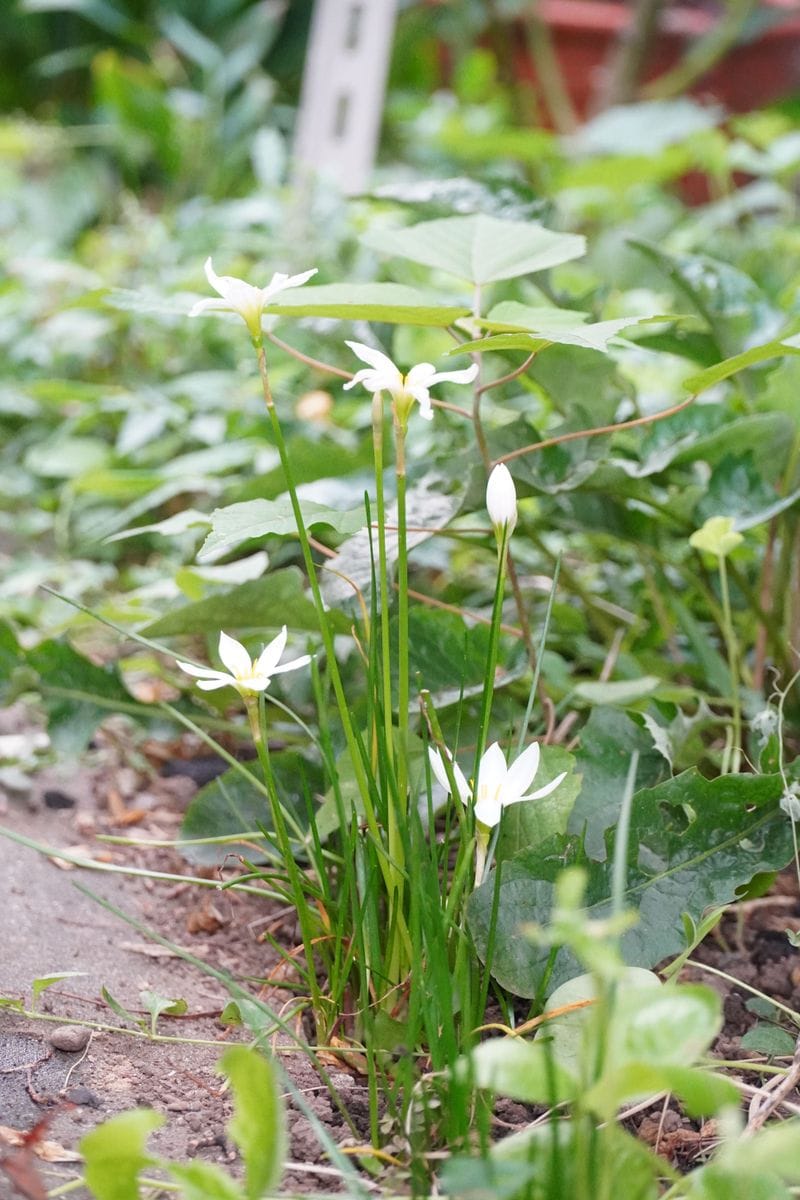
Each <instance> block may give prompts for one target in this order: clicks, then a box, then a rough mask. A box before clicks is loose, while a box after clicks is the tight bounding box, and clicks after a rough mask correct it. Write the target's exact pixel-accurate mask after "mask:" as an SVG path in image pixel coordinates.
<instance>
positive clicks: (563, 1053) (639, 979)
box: [544, 967, 661, 1079]
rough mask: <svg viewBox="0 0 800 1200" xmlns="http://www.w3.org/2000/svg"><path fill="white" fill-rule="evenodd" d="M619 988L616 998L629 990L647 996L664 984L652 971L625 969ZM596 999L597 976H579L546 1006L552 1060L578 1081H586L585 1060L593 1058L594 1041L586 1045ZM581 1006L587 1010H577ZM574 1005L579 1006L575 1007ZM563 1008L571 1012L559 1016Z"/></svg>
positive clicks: (553, 993)
mask: <svg viewBox="0 0 800 1200" xmlns="http://www.w3.org/2000/svg"><path fill="white" fill-rule="evenodd" d="M617 987H618V991H617V995H620V994H621V993H620V989H625V990H627V989H628V988H635V989H636V990H637V991H638V992H640V993H644V992H645V990H646V989H648V990H650V991H653V990H655V991H658V990H659V989H660V988H661V983H660V982H659V979H658V976H657V975H654V974H653V972H652V971H645V970H644V969H643V968H642V967H625V968H624V970H623V973H622V974H621V975H620V976H619V978H618V980H617ZM596 996H597V988H596V982H595V978H594V976H593V975H586V974H584V975H576V976H575V977H574V978H573V979H568V980H566V982H565V983H562V984H561V986H560V987H557V988H556V990H555V991H554V992H551V993H550V996H549V998H548V1000H547V1003H546V1004H545V1006H544V1013H545V1016H547V1017H548V1020H547V1023H546V1024H545V1026H544V1032H545V1033H546V1036H547V1038H548V1039H549V1041H550V1046H551V1048H552V1053H553V1058H554V1059H555V1060H556V1062H557V1063H558V1064H559V1066H561V1067H563V1068H564V1070H565V1071H567V1072H568V1074H570V1075H572V1076H573V1078H575V1079H585V1078H586V1077H587V1068H589V1067H590V1063H588V1062H587V1061H586V1057H587V1053H588V1054H589V1055H591V1042H590V1043H589V1044H588V1046H587V1043H586V1026H587V1021H588V1022H589V1024H590V1025H591V1023H592V1021H593V1020H594V1019H595V1013H594V1011H592V1012H590V1009H591V1008H593V1005H594V1003H595V1000H596ZM581 1004H585V1005H586V1007H583V1008H581V1007H577V1006H578V1005H581ZM573 1005H575V1006H576V1007H574V1008H573V1007H572V1006H573ZM562 1008H563V1009H568V1010H569V1011H567V1012H563V1013H559V1010H560V1009H562ZM554 1014H558V1015H554ZM612 1019H613V1014H612ZM615 1065H619V1064H615Z"/></svg>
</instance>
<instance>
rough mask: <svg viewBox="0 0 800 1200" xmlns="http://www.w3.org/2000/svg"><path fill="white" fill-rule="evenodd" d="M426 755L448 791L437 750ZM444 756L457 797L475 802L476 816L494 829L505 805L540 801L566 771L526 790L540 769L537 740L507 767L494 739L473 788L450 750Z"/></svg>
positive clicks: (552, 790) (559, 781)
mask: <svg viewBox="0 0 800 1200" xmlns="http://www.w3.org/2000/svg"><path fill="white" fill-rule="evenodd" d="M428 754H429V756H430V760H431V767H432V768H433V773H434V775H435V776H436V778H437V779H438V781H439V783H440V784H441V785H442V787H443V788H444V789H445V790H446V791H448V792H449V791H450V783H449V780H448V778H447V770H446V768H445V764H444V759H443V758H442V755H441V753H440V751H439V750H434V749H432V748H430V747H429V748H428ZM447 757H448V758H449V759H450V764H451V768H452V772H453V780H454V782H455V785H456V788H457V790H458V798H459V800H460V801H461V803H462V804H464V805H467V804H469V803H470V801H471V800H473V801H474V805H475V819H476V820H477V821H479V822H480V824H481V825H484V826H485V827H486V828H487V829H494V827H495V825H498V824H499V822H500V817H501V815H502V812H503V809H504V808H505V807H506V806H507V805H509V804H518V803H519V801H520V800H541V799H542V797H543V796H549V795H550V793H551V792H554V791H555V790H556V788H557V787H558V785H559V784H560V783H561V780H562V779H564V778H565V776H566V774H567V773H566V771H562V772H561V774H560V775H557V776H556V778H555V779H552V780H551V781H550V783H547V784H545V786H544V787H541V788H538V790H537V791H535V792H528V791H527V789H528V788H529V787H530V786H531V784H532V783H533V781H534V779H535V777H536V772H537V771H538V770H539V758H540V750H539V743H538V742H534V743H533V744H532V745H531V746H528V749H527V750H523V752H522V754H520V756H519V758H518V759H516V761H515V762H513V763H512V764H511V766H510V767H509V766H508V765H507V764H506V760H505V756H504V755H503V751H502V750H501V749H500V746H499V745H498V743H497V742H493V743H492V745H491V746H490V747H489V749H488V750H487V751H486V753H485V754H484V755H483V757H482V759H481V761H480V765H479V767H478V778H477V780H476V786H475V788H474V790H473V788H471V787H470V785H469V783H468V782H467V780H466V777H465V775H464V772H463V771H462V770H461V768H460V767H459V765H458V763H456V762H455V761H454V760H453V756H452V755H451V754H450V751H449V750H448V751H447Z"/></svg>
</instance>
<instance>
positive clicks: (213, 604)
mask: <svg viewBox="0 0 800 1200" xmlns="http://www.w3.org/2000/svg"><path fill="white" fill-rule="evenodd" d="M326 620H328V621H329V622H330V623H331V624H332V625H333V626H334V628H335V629H336V631H337V632H339V633H345V632H347V630H348V629H349V622H348V621H347V619H346V618H345V617H344V616H343V615H341V614H339V613H328V614H327V617H326ZM284 624H286V625H290V626H291V628H292V629H293V630H318V629H319V620H318V618H317V610H316V607H315V606H314V603H313V601H312V600H309V599H308V598H307V596H306V594H305V591H304V589H303V576H302V574H301V572H300V571H299V569H298V568H297V567H285V568H284V569H283V570H280V571H273V572H272V573H271V574H269V575H266V576H265V577H264V578H263V579H251V580H249V581H248V582H247V583H242V584H240V585H239V586H238V587H236V588H233V589H232V590H231V591H230V592H225V593H221V594H219V595H215V596H208V597H207V598H206V599H205V600H198V601H197V602H196V603H194V604H185V605H183V607H182V608H177V609H174V610H173V611H172V612H170V613H167V614H166V615H165V616H163V617H159V618H158V620H156V621H153V622H151V624H149V625H148V626H146V628H145V629H144V630H143V631H142V632H143V633H144V634H145V636H147V637H158V638H161V637H174V636H175V635H177V634H185V633H208V634H211V635H215V634H219V631H220V630H221V629H224V630H225V632H226V633H238V634H242V633H247V632H252V633H259V634H263V633H264V632H265V630H268V629H279V628H280V627H281V626H282V625H284Z"/></svg>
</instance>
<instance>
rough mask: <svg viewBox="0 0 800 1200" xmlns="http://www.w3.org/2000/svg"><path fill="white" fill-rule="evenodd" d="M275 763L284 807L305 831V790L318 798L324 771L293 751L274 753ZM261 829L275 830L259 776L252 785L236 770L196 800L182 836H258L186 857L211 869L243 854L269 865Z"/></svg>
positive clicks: (189, 851) (188, 850) (186, 850)
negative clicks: (258, 779)
mask: <svg viewBox="0 0 800 1200" xmlns="http://www.w3.org/2000/svg"><path fill="white" fill-rule="evenodd" d="M268 711H269V710H268ZM270 764H271V766H272V771H273V774H274V776H275V782H276V785H277V788H278V794H279V795H280V798H281V803H282V804H283V805H284V806H285V807H287V808H288V809H289V810H290V811H291V812H293V813H294V815H295V817H296V819H297V820H298V821H299V823H300V824H301V825H302V826H303V827H305V826H306V824H307V818H306V810H305V800H304V797H305V794H306V791H308V793H309V794H312V795H313V794H314V793H315V792H317V791H321V790H322V788H323V787H324V782H323V779H322V775H321V771H320V768H319V767H318V766H316V765H315V764H312V763H310V762H309V761H308V760H307V759H305V758H303V757H301V755H299V754H298V753H297V752H296V751H293V750H282V751H275V752H273V753H272V754H271V755H270ZM249 769H250V768H248V771H249ZM262 827H263V828H264V829H266V831H267V832H269V831H270V830H271V829H272V817H271V815H270V808H269V800H268V799H267V797H266V796H265V794H264V791H263V789H262V788H261V787H258V786H257V780H256V779H255V777H254V778H253V780H252V782H251V781H250V777H249V774H247V773H243V772H241V771H238V770H236V769H235V768H234V767H231V768H230V769H229V770H227V771H225V772H224V774H222V775H220V776H219V777H218V778H217V779H214V780H212V782H211V783H208V784H206V786H205V787H203V788H201V789H200V791H199V792H198V793H197V795H196V796H194V797H193V798H192V800H191V801H190V803H189V807H188V808H187V810H186V813H185V815H184V818H183V823H182V824H181V837H182V838H186V839H194V838H216V837H230V836H231V835H235V834H239V833H241V834H245V833H249V834H253V835H255V836H254V837H253V838H251V839H243V840H242V841H241V842H237V841H231V842H227V843H225V845H219V844H216V845H213V844H212V845H205V846H203V845H196V846H184V847H182V848H181V853H182V854H183V856H184V857H185V858H187V859H188V860H189V861H190V862H197V863H205V864H208V865H211V864H213V863H218V862H219V861H220V859H221V858H222V857H223V856H224V855H225V854H241V855H242V857H243V858H246V859H247V860H248V861H249V862H253V863H260V862H264V861H265V859H267V858H269V856H270V851H269V846H268V843H266V842H265V841H264V838H263V836H262V834H261V830H262ZM273 853H274V852H273Z"/></svg>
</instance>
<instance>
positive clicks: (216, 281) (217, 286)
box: [204, 255, 225, 296]
mask: <svg viewBox="0 0 800 1200" xmlns="http://www.w3.org/2000/svg"><path fill="white" fill-rule="evenodd" d="M204 270H205V273H206V279H207V280H208V282H209V283H210V284H211V286H212V288H213V289H214V291H215V292H217V293H218V294H219V295H220V296H224V295H225V292H224V291H223V289H222V286H221V285H222V280H221V279H220V277H219V275H218V274H217V273H216V271H215V270H214V264H213V262H212V261H211V256H210V255H209V257H208V258H207V259H206V261H205V264H204Z"/></svg>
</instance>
